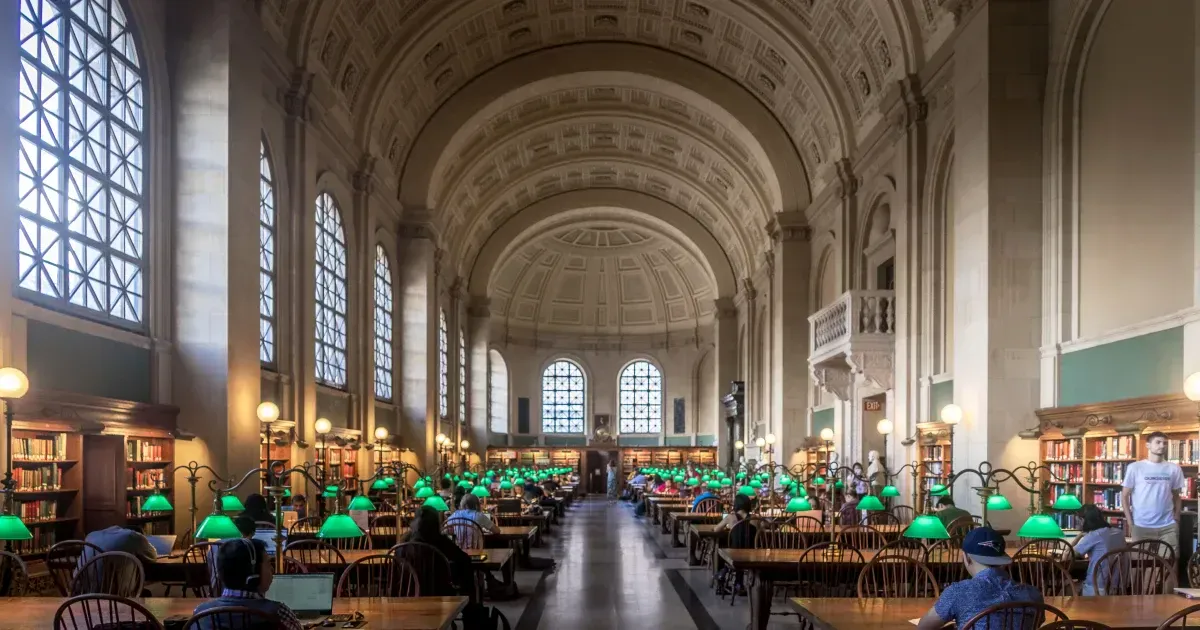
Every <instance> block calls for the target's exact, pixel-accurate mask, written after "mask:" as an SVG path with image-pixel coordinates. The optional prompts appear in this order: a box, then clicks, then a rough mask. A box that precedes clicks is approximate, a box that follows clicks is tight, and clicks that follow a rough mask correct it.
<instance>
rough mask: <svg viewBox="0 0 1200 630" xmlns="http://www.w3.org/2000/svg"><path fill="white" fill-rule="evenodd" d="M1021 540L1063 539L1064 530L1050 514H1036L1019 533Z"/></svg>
mask: <svg viewBox="0 0 1200 630" xmlns="http://www.w3.org/2000/svg"><path fill="white" fill-rule="evenodd" d="M1017 535H1018V536H1020V537H1021V538H1062V537H1063V530H1062V528H1061V527H1059V526H1058V523H1055V522H1054V518H1053V517H1051V516H1050V515H1048V514H1034V515H1033V516H1030V517H1029V520H1027V521H1025V524H1024V525H1022V526H1021V529H1020V530H1018V531H1017Z"/></svg>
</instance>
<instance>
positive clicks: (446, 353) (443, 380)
mask: <svg viewBox="0 0 1200 630" xmlns="http://www.w3.org/2000/svg"><path fill="white" fill-rule="evenodd" d="M449 335H450V328H449V327H448V326H447V325H446V311H443V310H439V311H438V416H439V417H442V418H445V417H446V414H448V413H450V338H449Z"/></svg>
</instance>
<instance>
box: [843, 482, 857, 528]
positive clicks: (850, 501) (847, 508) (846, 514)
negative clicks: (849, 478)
mask: <svg viewBox="0 0 1200 630" xmlns="http://www.w3.org/2000/svg"><path fill="white" fill-rule="evenodd" d="M859 520H860V519H859V516H858V495H857V494H854V491H853V490H851V489H849V488H846V493H845V494H844V495H842V507H840V508H838V524H840V525H843V526H845V525H858V522H859Z"/></svg>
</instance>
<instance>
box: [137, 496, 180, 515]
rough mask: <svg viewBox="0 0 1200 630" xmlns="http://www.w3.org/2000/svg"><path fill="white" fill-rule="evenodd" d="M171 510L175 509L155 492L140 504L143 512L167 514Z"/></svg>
mask: <svg viewBox="0 0 1200 630" xmlns="http://www.w3.org/2000/svg"><path fill="white" fill-rule="evenodd" d="M173 509H175V508H173V507H171V502H170V501H168V500H167V497H164V496H163V495H161V494H159V493H157V492H155V493H154V494H152V495H150V496H148V497H146V500H145V502H143V503H142V511H143V512H168V511H170V510H173Z"/></svg>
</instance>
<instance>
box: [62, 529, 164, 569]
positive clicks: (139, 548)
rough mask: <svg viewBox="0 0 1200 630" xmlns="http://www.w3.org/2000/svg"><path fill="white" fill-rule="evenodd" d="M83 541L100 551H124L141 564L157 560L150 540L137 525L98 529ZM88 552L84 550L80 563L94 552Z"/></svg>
mask: <svg viewBox="0 0 1200 630" xmlns="http://www.w3.org/2000/svg"><path fill="white" fill-rule="evenodd" d="M85 540H86V541H87V542H90V543H92V544H93V545H96V546H97V547H99V548H100V550H101V551H104V552H108V551H124V552H125V553H131V554H133V555H135V556H137V557H138V558H139V559H140V560H141V561H142V562H154V561H155V560H157V559H158V552H157V551H155V550H154V545H152V544H150V539H149V538H146V535H145V534H143V533H142V529H141V527H139V526H137V525H130V526H128V527H122V526H120V525H113V526H112V527H106V528H104V529H99V530H96V531H94V532H92V533H90V534H88V535H87V538H86V539H85ZM89 550H90V548H88V549H85V550H84V552H85V553H84V554H83V555H82V556H81V562H86V561H87V560H91V558H92V555H93V554H95V552H94V551H91V552H90V553H88V552H89Z"/></svg>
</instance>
